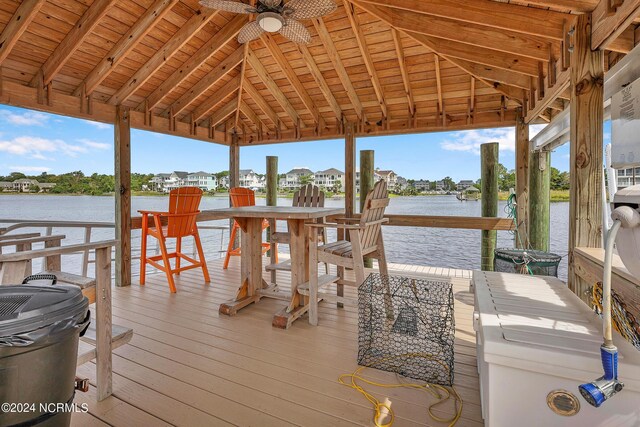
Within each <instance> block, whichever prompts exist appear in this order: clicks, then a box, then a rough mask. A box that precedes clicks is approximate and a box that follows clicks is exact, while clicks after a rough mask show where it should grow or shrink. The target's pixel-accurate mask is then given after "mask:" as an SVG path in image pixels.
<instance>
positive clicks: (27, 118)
mask: <svg viewBox="0 0 640 427" xmlns="http://www.w3.org/2000/svg"><path fill="white" fill-rule="evenodd" d="M0 117H2V118H3V119H4V120H5V121H6V122H9V123H11V124H13V125H19V126H43V125H44V124H45V123H46V122H47V121H48V120H49V115H47V114H44V113H38V112H37V111H25V112H24V113H16V112H13V111H9V110H0Z"/></svg>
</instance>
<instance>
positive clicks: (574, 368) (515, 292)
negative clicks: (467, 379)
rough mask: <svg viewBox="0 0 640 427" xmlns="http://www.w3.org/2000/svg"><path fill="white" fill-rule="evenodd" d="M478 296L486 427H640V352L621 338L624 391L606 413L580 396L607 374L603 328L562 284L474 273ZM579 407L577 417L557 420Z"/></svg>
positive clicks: (608, 403)
mask: <svg viewBox="0 0 640 427" xmlns="http://www.w3.org/2000/svg"><path fill="white" fill-rule="evenodd" d="M472 288H473V289H474V291H475V311H474V329H475V330H476V344H477V354H478V372H479V374H480V390H481V400H482V414H483V417H484V419H485V423H486V425H487V426H497V427H502V426H512V425H517V426H518V427H527V426H546V427H552V426H553V427H555V426H559V427H561V426H580V427H585V426H589V427H592V426H603V427H604V426H607V427H613V426H629V427H631V426H640V351H638V350H636V348H635V347H633V346H632V345H631V344H629V343H628V342H626V341H625V340H624V339H623V338H622V337H620V335H619V334H617V333H615V332H614V334H615V336H614V342H615V345H616V346H617V347H618V350H619V356H618V357H619V368H618V372H619V378H620V380H621V381H622V382H623V383H624V389H623V390H622V391H621V392H620V393H618V394H616V395H615V396H613V397H612V398H610V399H609V400H607V401H606V402H605V403H604V404H603V405H602V406H601V407H600V408H594V407H592V406H591V405H589V404H588V403H587V402H586V401H585V400H584V399H583V398H582V396H581V395H580V392H579V391H578V386H579V385H580V384H583V383H585V382H591V381H593V380H595V379H596V378H598V377H600V376H602V374H603V371H602V365H601V362H600V345H601V344H602V332H601V331H602V322H601V320H600V318H599V317H598V316H597V315H596V314H595V313H593V312H592V311H591V310H590V309H589V308H588V307H587V306H586V304H584V303H583V302H582V301H581V300H580V299H579V298H578V297H577V296H576V295H574V294H573V293H572V292H571V291H570V290H569V289H568V288H567V286H566V285H565V284H564V283H563V282H562V281H560V280H558V279H556V278H555V277H539V276H525V275H516V274H507V273H493V272H481V271H476V272H474V273H473V282H472ZM557 391H564V392H568V393H570V394H563V393H562V392H561V393H555V394H554V393H553V392H557ZM571 395H572V396H571ZM548 401H549V403H548ZM576 401H577V402H578V404H579V410H578V411H577V413H575V415H571V416H567V415H559V414H558V413H557V412H562V411H564V410H568V409H573V410H575V402H576ZM552 406H553V407H555V408H556V409H555V411H554V410H552V408H551V407H552Z"/></svg>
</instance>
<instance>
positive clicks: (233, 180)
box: [229, 128, 240, 247]
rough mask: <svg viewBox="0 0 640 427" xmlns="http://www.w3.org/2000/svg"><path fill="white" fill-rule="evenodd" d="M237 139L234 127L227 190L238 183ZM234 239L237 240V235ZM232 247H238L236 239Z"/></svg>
mask: <svg viewBox="0 0 640 427" xmlns="http://www.w3.org/2000/svg"><path fill="white" fill-rule="evenodd" d="M238 140H239V137H238V132H237V130H236V129H235V128H234V129H233V131H232V132H231V144H230V145H229V191H231V189H232V188H234V187H238V186H239V185H240V146H239V145H238ZM229 206H231V196H229ZM231 229H233V219H230V220H229V231H231ZM238 234H240V233H238ZM236 240H239V238H238V237H237V236H236ZM234 247H240V246H239V242H238V241H236V242H235V243H234Z"/></svg>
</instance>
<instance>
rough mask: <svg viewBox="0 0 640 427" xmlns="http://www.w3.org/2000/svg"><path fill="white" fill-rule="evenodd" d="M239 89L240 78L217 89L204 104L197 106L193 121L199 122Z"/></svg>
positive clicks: (235, 78) (233, 79)
mask: <svg viewBox="0 0 640 427" xmlns="http://www.w3.org/2000/svg"><path fill="white" fill-rule="evenodd" d="M239 88H240V77H239V76H236V77H234V78H232V79H231V80H229V81H228V82H227V83H225V84H224V85H223V86H222V87H221V88H220V89H218V90H217V91H216V92H215V93H214V94H213V95H212V96H210V97H208V98H206V99H205V100H204V102H202V103H201V104H200V105H198V106H197V107H196V108H195V110H193V119H194V120H195V121H198V120H201V119H202V118H203V117H205V116H206V115H207V114H209V113H210V112H211V110H213V109H214V108H215V107H216V106H217V105H218V104H220V103H221V102H222V101H224V100H225V99H227V98H228V97H229V96H231V94H233V93H235V92H236V91H237V90H238V89H239Z"/></svg>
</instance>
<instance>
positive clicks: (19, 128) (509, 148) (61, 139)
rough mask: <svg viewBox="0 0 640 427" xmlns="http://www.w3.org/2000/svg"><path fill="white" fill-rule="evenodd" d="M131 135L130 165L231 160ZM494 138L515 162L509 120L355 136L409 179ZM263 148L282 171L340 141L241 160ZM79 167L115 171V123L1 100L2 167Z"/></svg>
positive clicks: (319, 161) (438, 171)
mask: <svg viewBox="0 0 640 427" xmlns="http://www.w3.org/2000/svg"><path fill="white" fill-rule="evenodd" d="M534 132H535V130H532V135H533V133H534ZM607 135H608V126H605V137H606V136H607ZM131 140H132V141H131V147H132V148H131V150H132V160H131V163H132V171H133V172H143V173H158V172H171V171H173V170H184V171H198V170H204V171H207V172H218V171H221V170H226V169H227V168H228V148H227V147H225V146H221V145H217V144H210V143H206V142H202V141H193V140H189V139H185V138H178V137H173V136H169V135H162V134H155V133H151V132H144V131H139V130H132V136H131ZM492 141H497V142H499V143H500V162H501V163H503V164H504V165H505V166H506V167H507V168H509V169H511V168H513V167H514V164H515V158H514V145H515V133H514V129H513V128H500V129H487V130H474V131H461V132H439V133H428V134H419V135H399V136H384V137H367V138H358V140H357V150H358V151H359V150H365V149H367V150H375V159H376V166H377V167H379V168H381V169H393V170H394V171H396V172H397V173H398V174H400V175H401V176H404V177H406V178H408V179H421V178H423V179H430V180H433V179H441V178H443V177H445V176H447V175H448V176H451V177H452V178H453V179H454V180H456V181H457V180H460V179H474V180H475V179H477V178H478V177H479V176H480V156H479V151H478V150H479V146H480V144H482V143H485V142H492ZM605 142H608V141H605ZM265 156H278V157H279V165H278V166H279V170H280V171H281V173H282V172H286V171H288V170H290V169H292V168H294V167H308V168H309V169H311V170H313V171H316V170H322V169H328V168H330V167H336V168H338V169H341V170H342V169H344V142H343V140H329V141H317V142H303V143H289V144H271V145H264V146H255V147H243V148H242V149H241V150H240V167H241V168H242V169H254V170H255V171H256V172H259V173H264V170H265ZM551 159H552V160H551V161H552V165H553V166H554V167H556V168H558V169H560V170H562V171H566V170H568V167H569V146H568V144H566V145H564V146H562V147H560V148H558V149H557V150H556V151H555V152H554V153H553V155H552V157H551ZM76 170H82V171H83V172H84V173H85V174H91V173H94V172H98V173H105V174H112V173H113V126H111V125H105V124H102V123H95V122H89V121H86V120H79V119H72V118H67V117H61V116H56V115H52V114H47V113H40V112H35V111H30V110H24V109H21V108H13V107H8V106H0V175H8V174H9V173H11V172H23V173H26V174H33V175H37V174H40V173H42V172H48V173H54V174H59V173H64V172H70V171H76Z"/></svg>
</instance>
